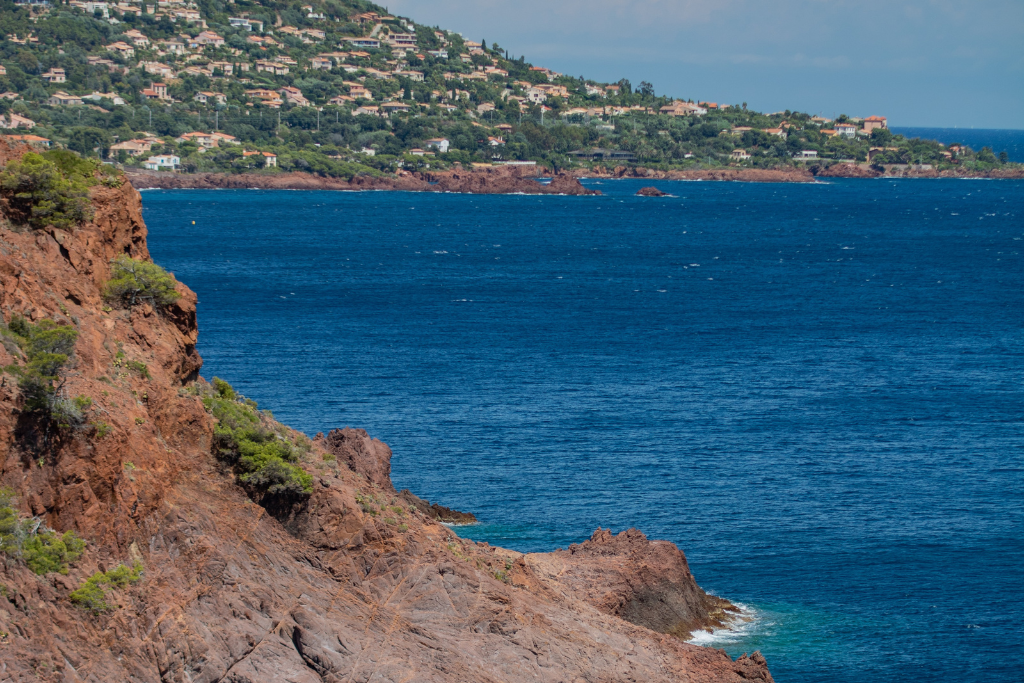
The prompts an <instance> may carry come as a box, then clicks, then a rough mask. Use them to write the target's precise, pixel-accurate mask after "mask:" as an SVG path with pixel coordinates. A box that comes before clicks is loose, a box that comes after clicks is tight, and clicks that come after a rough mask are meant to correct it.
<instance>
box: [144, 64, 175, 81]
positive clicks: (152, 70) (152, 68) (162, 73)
mask: <svg viewBox="0 0 1024 683" xmlns="http://www.w3.org/2000/svg"><path fill="white" fill-rule="evenodd" d="M139 66H141V67H142V70H143V71H145V72H146V73H148V74H153V75H154V76H159V77H160V78H174V69H173V68H171V67H170V66H168V65H166V64H161V63H160V62H139Z"/></svg>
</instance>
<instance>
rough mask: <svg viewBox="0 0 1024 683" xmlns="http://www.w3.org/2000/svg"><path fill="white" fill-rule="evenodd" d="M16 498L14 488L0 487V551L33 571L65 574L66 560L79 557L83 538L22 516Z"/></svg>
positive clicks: (66, 569) (83, 545)
mask: <svg viewBox="0 0 1024 683" xmlns="http://www.w3.org/2000/svg"><path fill="white" fill-rule="evenodd" d="M16 500H17V498H16V496H15V494H14V491H12V490H11V489H9V488H4V489H0V551H2V552H3V553H4V554H6V555H9V556H11V557H16V558H19V559H21V560H23V561H24V562H25V564H26V565H28V568H29V569H31V570H32V571H34V572H35V573H36V574H48V573H50V572H58V573H60V574H67V573H68V563H69V562H74V561H75V560H77V559H78V558H79V557H81V556H82V551H83V550H85V541H83V540H82V539H80V538H79V537H78V536H77V535H76V534H75V532H73V531H68V532H65V533H63V534H58V533H57V532H56V531H53V530H52V529H49V528H47V527H46V526H45V525H43V523H42V521H41V520H37V519H23V518H22V517H21V515H19V514H18V511H17V509H15V507H14V504H15V501H16Z"/></svg>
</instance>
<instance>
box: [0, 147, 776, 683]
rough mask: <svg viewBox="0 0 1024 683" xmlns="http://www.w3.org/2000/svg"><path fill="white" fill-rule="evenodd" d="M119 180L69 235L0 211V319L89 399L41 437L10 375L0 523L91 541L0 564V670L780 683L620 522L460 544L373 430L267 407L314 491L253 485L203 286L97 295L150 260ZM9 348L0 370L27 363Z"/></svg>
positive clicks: (457, 516) (91, 677) (450, 514)
mask: <svg viewBox="0 0 1024 683" xmlns="http://www.w3.org/2000/svg"><path fill="white" fill-rule="evenodd" d="M2 151H3V150H0V152H2ZM7 158H16V154H14V153H12V154H10V155H8V157H7ZM449 182H452V183H461V182H463V180H462V179H454V178H453V179H451V181H449ZM467 182H468V181H467ZM531 182H532V181H531ZM561 182H563V183H565V184H566V185H568V184H569V183H568V181H565V180H563V181H561ZM115 185H116V183H107V184H97V185H95V186H93V187H92V188H91V190H90V197H91V205H92V212H91V214H92V215H91V218H89V219H88V220H87V222H85V223H82V224H80V225H78V226H77V227H76V228H74V229H73V230H69V231H68V230H59V229H56V228H54V227H52V226H50V227H46V228H41V229H30V228H28V227H27V226H20V225H13V224H12V223H11V222H10V221H11V220H13V218H14V216H13V215H8V214H7V213H6V208H5V205H4V204H2V203H0V212H3V213H2V215H0V311H2V312H3V322H4V323H5V324H10V323H11V322H12V320H13V316H14V315H15V314H17V315H20V316H24V317H25V318H26V319H27V320H29V321H31V322H32V324H34V325H38V324H41V321H44V320H50V321H53V322H52V323H51V324H56V325H57V326H61V327H67V328H71V329H73V330H74V331H75V332H77V338H76V340H75V341H74V342H73V350H72V354H71V357H70V358H69V363H68V369H67V371H66V372H65V373H64V374H65V376H64V378H63V379H64V385H63V387H62V390H63V391H66V393H67V395H68V396H73V397H80V398H82V399H83V401H82V403H81V405H82V407H81V408H80V409H81V411H83V416H82V421H81V422H80V423H78V426H75V427H66V428H62V429H63V431H61V432H60V433H59V436H58V437H57V438H50V439H47V440H41V439H40V436H39V434H40V432H39V429H38V426H39V424H38V423H39V421H40V420H44V419H47V418H45V417H43V416H41V415H40V414H37V413H33V412H32V411H30V410H28V409H27V408H26V405H25V399H24V396H23V395H22V392H21V390H20V388H19V384H18V382H17V381H16V378H15V376H14V375H11V374H9V373H8V374H5V375H4V381H3V382H0V486H4V487H9V488H10V489H11V490H12V491H13V493H14V495H15V498H14V500H15V501H16V502H15V503H14V506H15V507H14V513H13V514H16V515H18V516H19V517H20V518H22V519H28V518H30V517H34V518H35V519H37V520H39V524H45V525H47V526H49V527H52V528H53V529H55V530H56V531H58V532H60V533H64V532H73V533H76V534H78V536H80V537H81V538H82V539H84V540H85V541H87V545H86V547H85V548H84V552H83V553H82V554H81V556H80V557H78V556H76V557H72V558H70V559H69V560H68V561H67V563H66V565H65V567H64V569H63V572H60V571H50V572H45V571H44V572H40V573H36V572H34V571H33V570H32V569H31V568H30V567H29V566H28V565H27V564H26V562H25V561H23V560H20V559H17V558H16V557H13V556H12V557H6V558H3V559H4V561H0V584H2V586H3V590H2V591H0V652H2V654H3V657H2V658H0V675H2V676H3V679H4V680H8V679H10V680H17V681H22V680H25V681H28V680H33V681H36V680H38V681H46V682H52V683H74V682H82V683H84V682H87V681H88V682H90V683H91V682H110V683H114V682H118V683H120V682H121V681H128V680H131V681H146V682H150V681H151V682H152V683H157V682H159V683H165V682H174V683H185V682H186V681H188V682H192V683H213V682H214V681H229V682H231V683H257V682H261V681H293V682H294V683H341V682H342V681H368V680H391V681H398V680H416V681H424V682H427V683H447V682H450V681H479V682H480V683H484V682H490V681H495V680H535V681H540V682H541V683H560V682H563V681H637V680H643V681H646V682H648V683H670V682H672V683H674V682H676V681H680V680H686V681H695V682H696V681H702V682H704V683H719V682H721V683H742V682H750V681H761V682H762V683H770V682H771V681H772V676H771V674H770V673H769V670H768V666H767V663H766V661H765V659H764V657H762V656H761V655H760V653H753V654H752V655H750V656H747V655H743V656H741V657H740V658H738V659H736V660H733V659H731V658H730V657H729V656H728V655H727V654H726V653H725V652H724V651H722V650H715V649H711V648H705V647H698V646H695V645H691V644H688V643H686V642H685V639H686V638H687V637H688V634H689V633H690V632H691V631H692V630H695V629H708V628H715V627H717V626H720V625H722V624H723V623H727V622H728V620H729V614H730V613H731V612H732V610H733V609H734V608H732V607H731V605H729V604H728V603H727V602H726V601H724V600H721V599H719V598H716V597H714V596H711V595H709V594H708V593H706V592H705V591H704V590H702V589H701V588H700V587H699V585H698V584H697V582H696V580H695V578H694V577H693V575H692V574H691V572H690V570H689V566H688V563H687V561H686V557H685V556H684V555H683V553H682V551H681V550H679V548H677V547H676V546H675V545H673V544H672V543H669V542H666V541H652V540H649V539H648V538H647V537H646V536H644V535H643V534H642V533H640V532H639V531H637V530H635V529H631V530H627V531H623V532H621V533H619V534H617V535H616V534H612V533H611V532H610V531H607V530H603V529H598V530H597V531H596V532H595V533H594V534H593V536H592V537H591V538H590V539H589V540H587V541H584V542H583V543H579V544H574V545H572V546H571V547H570V548H568V549H567V550H557V551H554V552H550V553H532V554H522V553H518V552H515V551H512V550H506V549H503V548H497V547H493V546H490V545H488V544H486V543H475V542H472V541H468V540H465V539H462V538H459V537H458V536H456V535H455V534H454V533H452V531H451V530H450V529H449V528H447V527H446V526H444V525H443V524H442V523H441V521H448V522H450V523H451V522H455V523H459V522H469V521H472V520H473V518H472V516H471V515H468V514H465V513H458V512H455V511H452V510H449V509H447V508H444V507H443V506H440V505H436V504H433V505H432V504H430V503H428V502H427V501H423V500H421V499H419V498H417V497H416V496H415V495H413V494H411V493H408V492H406V491H396V490H395V488H394V486H393V484H392V481H391V476H390V475H391V456H392V454H391V450H390V448H388V446H387V445H386V444H384V443H382V442H381V441H379V440H377V439H374V438H372V437H371V436H370V435H368V434H367V433H366V432H365V431H363V430H358V429H349V428H345V429H336V430H330V431H328V432H327V433H326V435H323V434H320V435H317V437H316V438H314V439H309V438H307V437H305V436H304V435H302V434H299V433H298V432H295V431H293V430H291V429H290V428H288V427H286V426H285V425H282V424H280V423H278V422H276V421H275V420H273V418H272V416H270V415H269V414H267V413H261V414H260V417H259V420H260V421H261V422H260V427H259V429H261V430H264V431H263V432H261V433H264V434H268V435H273V439H274V442H275V443H283V444H292V445H291V446H289V448H294V449H295V450H294V451H292V452H293V457H294V458H295V459H294V460H293V462H294V463H296V466H297V467H300V468H301V469H302V470H303V471H304V472H305V475H308V484H307V488H304V489H302V491H303V492H302V493H301V494H299V493H296V492H294V491H292V492H291V493H273V492H272V491H273V489H267V490H265V491H263V492H262V493H259V492H257V491H256V490H255V489H253V488H252V487H251V486H249V485H248V484H246V482H245V481H244V480H242V479H240V478H239V476H238V475H237V472H236V471H235V470H234V469H233V468H232V466H231V465H230V461H226V460H225V459H224V457H223V456H224V452H223V451H221V450H220V448H221V447H220V446H219V445H218V444H219V443H220V442H219V441H218V438H219V437H218V436H217V432H216V431H215V429H216V428H217V427H218V425H220V426H223V425H221V423H219V422H218V421H217V420H216V419H215V418H214V417H213V415H212V414H211V412H210V404H207V403H206V402H205V401H212V400H214V399H215V398H216V397H220V398H219V399H217V400H224V401H228V402H229V403H227V404H226V405H229V406H234V407H233V408H231V410H232V411H236V412H237V411H242V412H240V413H238V414H239V415H242V414H245V411H247V410H251V411H253V413H255V404H251V403H250V402H247V400H246V399H244V397H240V396H237V395H235V394H234V392H233V391H230V392H229V393H220V392H221V389H220V388H216V387H213V386H211V385H209V384H207V383H206V382H205V380H203V379H202V378H201V377H200V376H199V373H200V370H201V368H202V359H201V358H200V357H199V355H198V353H197V352H196V341H197V338H198V334H199V326H198V323H197V317H196V303H197V300H196V295H195V293H193V292H192V291H191V290H190V289H189V288H188V287H187V286H186V285H184V284H182V283H176V291H177V293H178V295H179V296H178V298H177V299H176V300H174V301H172V302H171V303H164V304H162V305H151V304H148V303H145V304H139V305H135V306H132V307H121V306H117V305H115V306H110V305H108V303H109V302H108V301H107V300H106V299H105V298H104V294H103V291H104V285H105V283H106V282H108V280H109V279H110V277H111V266H110V264H111V261H112V259H114V258H116V257H122V258H123V257H124V256H129V257H131V258H133V259H137V260H139V261H143V262H148V261H149V260H150V258H149V252H148V248H147V243H146V226H145V223H144V222H143V218H142V202H141V197H140V195H139V193H138V192H137V191H136V190H135V188H134V187H132V185H130V184H129V183H126V182H125V183H121V184H120V185H119V186H115ZM19 325H23V324H22V323H20V322H19ZM18 329H22V328H21V327H19V328H18ZM12 339H13V338H12V337H9V336H7V337H5V338H4V341H5V343H4V344H3V345H0V366H4V367H11V366H18V367H21V366H22V365H23V364H24V362H25V358H24V357H23V354H22V352H21V350H20V347H19V346H17V344H16V343H15V342H14V341H12ZM223 386H227V385H223ZM228 389H229V390H230V387H228ZM85 398H88V401H85V400H84V399H85ZM222 414H223V415H225V416H229V415H232V414H234V413H232V412H230V411H229V412H227V413H222ZM225 419H227V417H226V418H225ZM230 419H236V418H230ZM238 419H241V418H238ZM6 514H11V513H6ZM439 520H440V521H439ZM121 565H124V566H125V567H130V566H134V567H135V572H136V573H135V574H133V575H126V578H125V579H124V581H121V582H116V583H109V582H108V584H106V588H105V589H104V590H102V591H101V601H100V603H96V602H93V603H92V605H93V607H92V608H91V609H85V608H83V607H82V606H81V602H80V601H78V600H77V599H76V598H73V597H72V593H73V592H75V591H77V590H79V589H80V588H82V587H83V586H86V585H87V580H93V579H95V577H97V576H103V575H105V574H109V573H110V572H112V571H115V570H116V569H117V568H118V567H120V566H121ZM90 577H92V578H90ZM132 577H133V578H132Z"/></svg>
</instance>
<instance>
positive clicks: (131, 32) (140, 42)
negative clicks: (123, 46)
mask: <svg viewBox="0 0 1024 683" xmlns="http://www.w3.org/2000/svg"><path fill="white" fill-rule="evenodd" d="M124 34H125V35H126V36H128V38H129V40H131V41H132V45H134V46H135V47H147V46H148V45H149V38H147V37H146V34H145V33H143V32H142V31H140V30H138V29H134V28H131V29H128V30H127V31H125V32H124Z"/></svg>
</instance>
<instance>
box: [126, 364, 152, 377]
mask: <svg viewBox="0 0 1024 683" xmlns="http://www.w3.org/2000/svg"><path fill="white" fill-rule="evenodd" d="M128 369H129V370H131V371H132V372H134V373H135V374H136V375H138V376H139V377H141V378H143V379H152V377H151V376H150V374H149V367H147V366H146V364H145V363H141V362H139V361H137V360H130V361H128Z"/></svg>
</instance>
